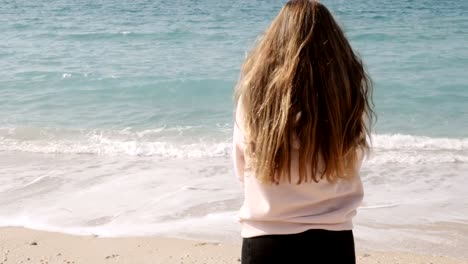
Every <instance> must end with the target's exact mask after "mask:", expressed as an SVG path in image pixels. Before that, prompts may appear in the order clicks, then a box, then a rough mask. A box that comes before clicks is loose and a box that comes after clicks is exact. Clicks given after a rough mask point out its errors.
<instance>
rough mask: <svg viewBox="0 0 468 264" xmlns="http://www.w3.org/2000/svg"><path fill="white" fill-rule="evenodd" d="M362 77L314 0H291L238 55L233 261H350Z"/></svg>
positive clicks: (361, 145)
mask: <svg viewBox="0 0 468 264" xmlns="http://www.w3.org/2000/svg"><path fill="white" fill-rule="evenodd" d="M371 92H372V87H371V82H370V79H369V78H368V76H367V74H366V72H365V70H364V67H363V63H362V62H361V60H360V59H359V58H358V57H357V56H356V54H355V53H354V52H353V49H352V48H351V46H350V44H349V42H348V40H347V39H346V37H345V35H344V33H343V31H342V29H341V28H340V27H339V25H338V24H337V22H336V21H335V20H334V18H333V16H332V15H331V13H330V11H329V10H328V9H327V8H326V7H325V6H324V5H323V4H321V3H319V2H317V1H310V0H291V1H289V2H288V3H287V4H286V5H285V6H284V7H283V9H282V10H281V11H280V13H279V14H278V16H277V17H276V18H275V19H274V21H273V22H272V24H271V25H270V27H269V28H268V29H267V31H266V33H265V34H264V36H262V37H261V39H260V40H259V42H258V43H257V46H256V47H255V48H254V50H253V51H252V52H251V53H250V55H249V56H248V57H247V58H246V60H245V62H244V65H243V67H242V72H241V78H240V80H239V83H238V86H237V88H236V106H237V107H236V114H235V116H236V117H235V125H234V149H233V155H234V161H235V172H236V175H237V176H238V178H239V180H240V181H241V183H242V186H243V188H244V199H245V200H244V204H243V206H242V208H241V210H240V212H239V219H240V222H241V225H242V233H241V234H242V237H243V245H242V263H243V264H250V263H254V264H261V263H333V264H335V263H337V264H347V263H355V250H354V238H353V233H352V228H353V226H352V218H353V217H354V215H355V214H356V209H357V207H358V206H359V204H360V203H361V201H362V198H363V188H362V183H361V180H360V177H359V169H360V166H361V162H362V159H363V156H364V154H365V153H366V151H367V150H368V148H369V145H368V142H367V138H368V137H369V135H370V127H369V124H371V123H372V117H373V111H372V108H371V106H372V100H371Z"/></svg>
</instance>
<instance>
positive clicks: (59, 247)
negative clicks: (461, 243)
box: [0, 228, 468, 264]
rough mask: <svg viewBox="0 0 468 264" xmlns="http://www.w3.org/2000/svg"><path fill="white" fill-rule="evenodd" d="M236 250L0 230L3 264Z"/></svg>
mask: <svg viewBox="0 0 468 264" xmlns="http://www.w3.org/2000/svg"><path fill="white" fill-rule="evenodd" d="M239 256H240V248H239V246H238V245H228V244H218V243H207V242H197V241H189V240H181V239H172V238H160V237H135V238H98V237H93V236H71V235H65V234H58V233H50V232H43V231H35V230H29V229H25V228H0V264H10V263H15V264H19V263H25V264H26V263H34V264H36V263H37V264H55V263H57V264H58V263H61V264H64V263H65V264H71V263H74V264H78V263H83V264H97V263H129V264H140V263H152V264H153V263H162V264H173V263H174V264H175V263H177V264H181V263H184V264H187V263H213V264H215V263H216V264H222V263H240V259H239ZM358 263H359V264H370V263H373V264H374V263H381V264H390V263H391V264H397V263H401V264H403V263H405V264H406V263H411V264H423V263H424V264H430V263H432V264H436V263H440V264H455V263H457V264H459V263H468V261H466V260H456V259H451V258H448V257H442V256H420V255H412V254H407V253H394V252H359V253H358Z"/></svg>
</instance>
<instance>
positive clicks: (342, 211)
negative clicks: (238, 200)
mask: <svg viewBox="0 0 468 264" xmlns="http://www.w3.org/2000/svg"><path fill="white" fill-rule="evenodd" d="M242 122H243V119H242V113H241V112H240V108H239V107H238V109H237V111H236V122H235V124H234V135H233V159H234V169H235V174H236V176H237V177H238V179H239V181H240V182H241V185H242V187H243V189H244V203H243V205H242V207H241V209H240V211H239V214H238V217H239V221H240V223H241V226H242V231H241V235H242V237H244V238H249V237H255V236H261V235H273V234H295V233H301V232H304V231H306V230H309V229H326V230H336V231H337V230H350V229H352V228H353V225H352V218H353V217H354V216H355V215H356V209H357V207H358V206H359V205H360V204H361V201H362V198H363V188H362V183H361V179H360V177H359V174H358V171H359V169H360V168H356V176H355V177H353V178H352V179H350V180H339V181H337V182H335V183H329V182H328V181H326V180H321V181H319V182H318V183H315V182H308V183H302V184H300V185H297V184H296V180H297V178H298V151H297V149H296V150H293V153H292V162H291V163H292V165H291V166H292V167H291V183H288V182H281V183H280V184H279V185H275V184H271V185H269V184H262V183H260V182H259V181H258V180H257V179H256V177H255V175H253V174H252V173H251V172H248V171H245V170H244V169H245V159H244V149H245V146H244V137H243V133H242V129H241V128H242ZM359 166H360V165H359Z"/></svg>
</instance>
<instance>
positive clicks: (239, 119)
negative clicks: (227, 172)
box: [232, 104, 245, 186]
mask: <svg viewBox="0 0 468 264" xmlns="http://www.w3.org/2000/svg"><path fill="white" fill-rule="evenodd" d="M242 124H243V115H242V113H241V107H240V104H238V105H237V107H236V113H235V119H234V128H233V136H232V138H233V140H232V141H233V142H232V158H233V162H234V173H235V175H236V176H237V178H238V179H239V182H240V184H241V185H242V186H243V184H244V169H245V158H244V135H243V133H242V127H243V125H242Z"/></svg>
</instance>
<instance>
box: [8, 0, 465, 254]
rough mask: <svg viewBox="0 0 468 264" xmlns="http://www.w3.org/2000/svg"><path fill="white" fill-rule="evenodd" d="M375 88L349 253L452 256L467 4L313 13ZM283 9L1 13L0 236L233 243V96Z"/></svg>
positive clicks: (461, 155)
mask: <svg viewBox="0 0 468 264" xmlns="http://www.w3.org/2000/svg"><path fill="white" fill-rule="evenodd" d="M323 2H324V3H325V4H326V5H327V6H329V7H330V9H331V10H332V11H333V13H334V14H335V15H336V17H337V19H338V20H339V21H340V22H341V23H342V24H343V27H344V29H345V31H346V34H347V36H348V37H349V39H350V40H351V42H352V44H353V46H354V47H355V49H356V51H357V52H358V53H359V54H360V55H361V57H362V58H363V60H364V61H365V63H366V65H367V67H368V69H369V72H370V74H371V76H372V78H373V81H374V85H375V92H374V101H375V105H376V111H377V115H378V122H377V124H376V126H375V130H374V137H373V139H374V142H373V144H374V151H373V153H372V155H371V156H370V157H369V158H368V159H367V160H366V161H365V163H364V166H363V170H362V178H363V181H364V185H365V188H366V197H365V200H364V204H363V205H362V207H361V208H360V209H359V212H358V217H357V218H356V221H355V224H356V237H357V245H358V247H365V248H375V249H383V250H388V249H391V250H410V251H417V252H426V251H430V252H431V253H435V254H446V255H453V256H462V257H468V256H467V253H466V252H464V250H463V248H466V245H467V244H468V239H467V237H468V180H467V176H468V49H467V47H468V2H467V1H465V0H454V1H440V0H439V1H435V0H421V1H413V0H396V1H384V0H377V1H370V0H363V1H345V0H329V1H323ZM284 3H285V1H261V0H248V1H247V0H238V1H227V0H217V1H214V0H187V1H178V0H175V1H174V0H173V1H166V0H158V1H144V0H136V1H131V2H126V1H120V2H118V1H117V2H116V1H110V0H98V1H88V0H85V1H78V2H77V1H71V0H52V1H43V0H39V1H32V2H31V1H22V0H17V1H9V0H7V1H3V2H2V4H1V5H0V32H1V33H0V226H25V227H29V228H36V229H43V230H52V231H60V232H67V233H73V234H96V235H100V236H130V235H143V236H147V235H164V236H176V237H186V238H194V239H208V240H217V241H234V242H236V241H237V242H238V241H239V226H238V224H237V223H236V222H235V214H236V210H237V209H238V208H239V206H240V205H241V203H242V193H241V190H240V188H239V185H238V183H237V182H236V180H235V177H234V176H233V174H232V170H231V161H230V148H231V143H230V141H231V132H232V112H233V106H232V94H233V89H234V86H235V83H236V80H237V78H238V75H239V69H240V66H241V64H242V60H243V58H244V56H245V53H246V52H248V50H249V48H251V47H252V45H253V43H254V41H255V39H256V37H257V36H258V35H259V34H261V33H262V31H263V30H264V29H265V28H266V26H267V25H268V24H269V22H270V21H271V20H272V18H273V17H274V16H275V15H276V13H277V12H278V11H279V9H280V8H281V6H282V5H283V4H284Z"/></svg>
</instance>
